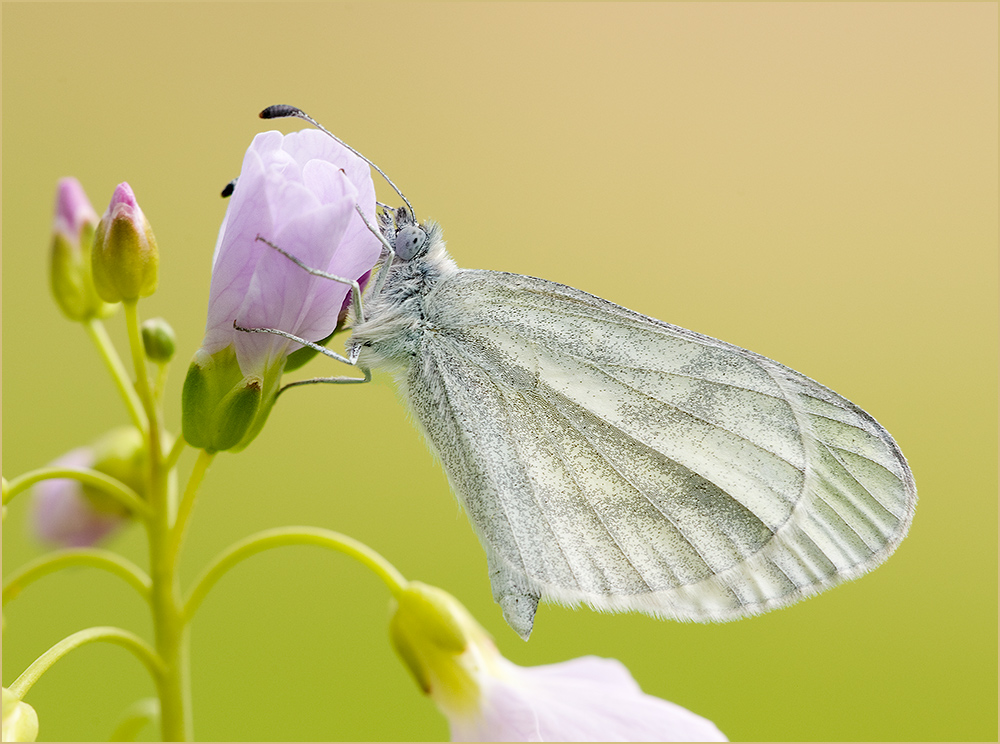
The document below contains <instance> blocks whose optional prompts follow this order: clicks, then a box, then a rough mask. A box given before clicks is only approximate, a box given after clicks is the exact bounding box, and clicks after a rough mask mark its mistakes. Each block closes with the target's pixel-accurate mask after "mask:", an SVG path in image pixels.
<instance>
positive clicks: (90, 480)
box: [3, 468, 150, 519]
mask: <svg viewBox="0 0 1000 744" xmlns="http://www.w3.org/2000/svg"><path fill="white" fill-rule="evenodd" d="M50 478H72V479H73V480H78V481H80V482H81V483H86V484H87V485H88V486H93V487H94V488H99V489H100V490H101V491H103V492H104V493H106V494H108V495H109V496H111V497H112V498H114V499H115V500H116V501H118V503H120V504H121V505H122V506H124V507H126V508H127V509H128V510H129V511H130V512H132V513H133V514H135V515H136V516H138V517H141V518H142V519H149V516H150V511H149V505H148V504H147V503H146V502H145V501H143V500H142V498H141V497H140V496H139V494H137V493H136V492H135V491H133V490H132V489H131V488H129V487H128V486H126V485H125V484H124V483H122V482H121V481H120V480H117V479H115V478H112V477H111V476H110V475H106V474H104V473H101V472H98V471H97V470H90V469H88V468H38V469H37V470H32V471H31V472H30V473H25V474H24V475H20V476H18V477H17V478H15V479H14V480H12V481H10V482H9V483H8V484H7V487H6V488H5V489H4V492H3V503H4V504H6V503H7V502H9V501H10V500H11V499H12V498H14V497H15V496H17V495H18V494H19V493H21V492H22V491H25V490H27V489H28V488H30V487H31V486H33V485H35V484H36V483H38V482H39V481H43V480H49V479H50Z"/></svg>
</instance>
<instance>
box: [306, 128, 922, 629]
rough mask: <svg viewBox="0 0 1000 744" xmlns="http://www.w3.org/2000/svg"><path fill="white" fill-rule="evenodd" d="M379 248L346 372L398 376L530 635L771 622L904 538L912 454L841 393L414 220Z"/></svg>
mask: <svg viewBox="0 0 1000 744" xmlns="http://www.w3.org/2000/svg"><path fill="white" fill-rule="evenodd" d="M303 118H306V117H303ZM310 121H311V119H310ZM390 183H391V182H390ZM382 232H383V233H384V234H385V237H387V238H388V241H387V245H391V247H392V248H393V249H394V250H395V259H394V260H392V258H391V255H390V261H391V264H390V265H389V266H388V268H387V270H386V271H385V272H384V275H383V276H380V277H379V281H378V282H377V283H376V289H375V290H374V291H373V292H371V293H369V296H368V297H366V299H365V306H364V311H365V319H364V320H363V321H361V322H359V323H357V324H356V325H355V327H354V329H353V335H352V337H351V340H350V342H349V346H348V348H349V349H350V350H351V353H350V357H351V360H352V361H354V360H356V362H357V364H358V365H359V366H360V367H361V368H363V369H384V370H389V371H391V372H392V373H393V375H394V376H395V379H396V380H397V382H398V384H399V386H400V388H401V390H402V392H403V395H404V397H405V398H406V400H407V401H408V402H409V405H410V407H411V408H412V410H413V413H414V416H415V418H416V420H417V422H418V423H419V425H420V427H421V428H422V430H423V432H424V434H425V435H426V437H427V441H428V442H429V443H430V446H431V448H432V449H433V450H434V451H435V453H436V454H437V455H438V457H439V458H440V459H441V462H442V464H443V465H444V469H445V471H446V473H447V474H448V479H449V481H450V483H451V486H452V488H453V489H454V490H455V493H456V494H457V495H458V498H459V500H460V501H461V503H462V505H463V507H464V508H465V510H466V512H467V513H468V515H469V518H470V519H471V521H472V524H473V527H474V528H475V530H476V533H477V534H478V536H479V538H480V540H481V541H482V544H483V547H484V548H485V549H486V557H487V563H488V566H489V574H490V580H491V582H492V585H493V594H494V598H495V599H496V601H497V602H498V603H499V604H500V606H501V608H502V609H503V613H504V617H505V618H506V620H507V622H508V623H509V624H510V625H511V627H512V628H513V629H514V630H515V631H516V632H517V633H519V634H520V635H521V636H522V637H524V638H527V637H528V635H529V634H530V633H531V629H532V625H533V621H534V615H535V609H536V607H537V604H538V601H539V599H540V598H544V599H548V600H554V601H557V602H562V603H565V604H571V605H575V604H578V603H580V602H583V603H586V604H588V605H591V606H592V607H595V608H598V609H601V610H637V611H640V612H645V613H649V614H651V615H656V616H659V617H668V618H676V619H681V620H702V621H706V620H730V619H734V618H738V617H742V616H745V615H752V614H756V613H761V612H765V611H767V610H770V609H774V608H776V607H780V606H782V605H786V604H789V603H791V602H794V601H796V600H798V599H801V598H802V597H806V596H809V595H811V594H815V593H816V592H819V591H822V590H823V589H826V588H828V587H830V586H833V585H835V584H838V583H840V582H842V581H845V580H848V579H852V578H855V577H857V576H860V575H861V574H863V573H865V572H866V571H869V570H871V569H872V568H874V567H875V566H877V565H878V564H880V563H881V562H882V561H884V560H885V559H886V558H887V557H888V556H889V555H890V554H891V553H892V551H893V550H894V549H895V548H896V546H897V545H898V544H899V543H900V541H901V540H902V539H903V537H904V536H905V535H906V532H907V529H908V528H909V525H910V522H911V520H912V517H913V512H914V508H915V505H916V487H915V485H914V481H913V476H912V474H911V473H910V470H909V468H908V467H907V464H906V460H905V458H904V457H903V454H902V452H900V450H899V448H898V447H897V446H896V443H895V442H894V441H893V439H892V437H891V436H889V433H888V432H887V431H886V430H885V429H883V428H882V427H881V426H880V425H879V424H878V423H877V422H876V421H875V419H873V418H872V417H871V416H870V415H868V414H867V413H865V412H864V411H863V410H861V409H860V408H858V407H857V406H856V405H854V404H853V403H851V402H850V401H848V400H846V399H845V398H843V397H841V396H839V395H837V394H836V393H834V392H833V391H831V390H829V389H827V388H825V387H823V386H822V385H820V384H819V383H817V382H814V381H813V380H811V379H809V378H808V377H806V376H804V375H802V374H799V373H798V372H795V371H794V370H791V369H789V368H788V367H785V366H782V365H781V364H778V363H777V362H773V361H771V360H770V359H767V358H765V357H762V356H760V355H758V354H755V353H753V352H751V351H747V350H745V349H741V348H739V347H736V346H733V345H731V344H727V343H724V342H722V341H717V340H716V339H713V338H709V337H707V336H703V335H701V334H698V333H694V332H692V331H688V330H685V329H683V328H679V327H677V326H673V325H670V324H668V323H664V322H661V321H659V320H655V319H653V318H649V317H646V316H644V315H640V314H639V313H636V312H633V311H631V310H628V309H626V308H624V307H621V306H619V305H615V304H613V303H611V302H607V301H606V300H602V299H600V298H598V297H595V296H593V295H590V294H587V293H586V292H582V291H580V290H578V289H573V288H572V287H567V286H564V285H562V284H556V283H554V282H549V281H545V280H543V279H535V278H531V277H527V276H521V275H518V274H508V273H502V272H496V271H472V270H465V269H459V268H457V267H456V265H455V263H454V262H453V261H452V260H451V258H450V257H449V256H448V254H447V253H446V251H445V246H444V242H443V240H442V237H441V230H440V228H439V227H438V226H437V225H436V224H434V223H423V224H417V223H416V222H415V221H414V220H413V217H412V216H411V213H410V212H409V211H407V209H406V208H405V207H404V208H400V209H399V210H392V211H391V212H390V213H389V216H388V217H383V220H382ZM382 282H384V284H382ZM379 284H381V286H378V285H379ZM366 377H367V375H366Z"/></svg>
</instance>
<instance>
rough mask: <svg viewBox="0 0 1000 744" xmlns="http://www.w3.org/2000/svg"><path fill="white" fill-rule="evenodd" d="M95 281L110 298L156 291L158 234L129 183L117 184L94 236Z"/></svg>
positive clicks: (116, 299)
mask: <svg viewBox="0 0 1000 744" xmlns="http://www.w3.org/2000/svg"><path fill="white" fill-rule="evenodd" d="M92 258H93V269H94V284H95V286H96V287H97V293H98V294H99V295H100V296H101V298H103V299H104V300H105V301H107V302H121V301H122V300H126V301H135V300H137V299H139V298H140V297H148V296H149V295H151V294H153V292H155V291H156V282H157V276H158V269H159V263H160V254H159V251H158V250H157V247H156V238H155V237H153V230H152V229H151V228H150V226H149V221H148V220H147V219H146V215H144V214H143V213H142V210H141V209H140V208H139V204H138V203H137V202H136V200H135V195H134V194H133V193H132V188H131V187H130V186H129V185H128V184H127V183H120V184H118V188H116V189H115V193H114V196H112V197H111V204H110V205H109V206H108V211H107V212H105V213H104V216H103V217H102V218H101V222H100V224H99V225H98V226H97V234H96V235H95V238H94V250H93V254H92Z"/></svg>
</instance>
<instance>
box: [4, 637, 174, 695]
mask: <svg viewBox="0 0 1000 744" xmlns="http://www.w3.org/2000/svg"><path fill="white" fill-rule="evenodd" d="M95 641H107V642H108V643H114V644H117V645H119V646H121V647H123V648H126V649H128V650H129V651H131V652H132V653H133V654H135V655H136V657H138V659H139V661H141V662H142V663H143V664H145V665H146V668H147V669H149V673H150V674H152V675H153V680H154V681H155V682H156V684H157V686H160V684H161V681H162V672H163V667H162V664H161V661H160V659H159V657H157V655H156V652H155V651H153V649H151V648H150V647H149V646H147V645H146V643H145V641H143V640H142V639H141V638H139V637H138V636H137V635H135V634H134V633H129V632H128V631H127V630H122V629H121V628H112V627H107V626H99V627H96V628H87V629H86V630H81V631H78V632H76V633H73V635H69V636H66V637H65V638H63V639H62V640H61V641H59V643H57V644H56V645H54V646H53V647H52V648H50V649H49V650H48V651H46V652H45V653H44V654H42V655H41V656H39V657H38V658H37V659H35V660H34V661H33V662H31V666H29V667H28V668H27V669H25V670H24V672H23V673H22V674H21V676H20V677H18V678H17V679H15V680H14V681H13V683H11V685H10V687H9V688H8V689H9V690H10V691H11V692H12V693H14V694H15V695H16V696H17V697H18V698H20V699H23V698H24V696H25V695H26V694H27V692H28V690H30V689H31V686H32V685H34V684H35V682H37V681H38V678H39V677H41V676H42V674H44V673H45V671H46V670H47V669H48V668H49V667H50V666H52V665H53V664H55V663H56V662H57V661H59V659H61V658H62V657H63V656H65V655H66V654H68V653H69V652H70V651H72V650H73V649H75V648H79V647H80V646H83V645H85V644H87V643H94V642H95Z"/></svg>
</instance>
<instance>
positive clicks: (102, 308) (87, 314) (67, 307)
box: [49, 223, 118, 321]
mask: <svg viewBox="0 0 1000 744" xmlns="http://www.w3.org/2000/svg"><path fill="white" fill-rule="evenodd" d="M93 242H94V226H93V225H91V224H89V223H86V224H84V225H83V228H82V231H81V234H80V242H79V244H78V245H77V244H76V243H75V242H73V241H72V240H70V239H69V238H67V236H65V235H63V234H61V233H55V234H54V235H53V236H52V249H51V252H50V256H49V286H50V287H51V289H52V296H53V297H54V298H55V301H56V304H57V305H59V309H60V310H62V312H63V314H64V315H65V316H66V317H67V318H69V319H70V320H75V321H86V320H90V319H91V318H106V317H108V316H109V315H111V314H112V313H113V312H114V311H115V310H116V309H117V308H118V305H117V303H116V304H109V303H106V302H104V300H102V299H101V298H100V296H98V294H97V289H96V288H95V287H94V277H93V275H92V274H91V260H90V249H91V246H92V245H93Z"/></svg>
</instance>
